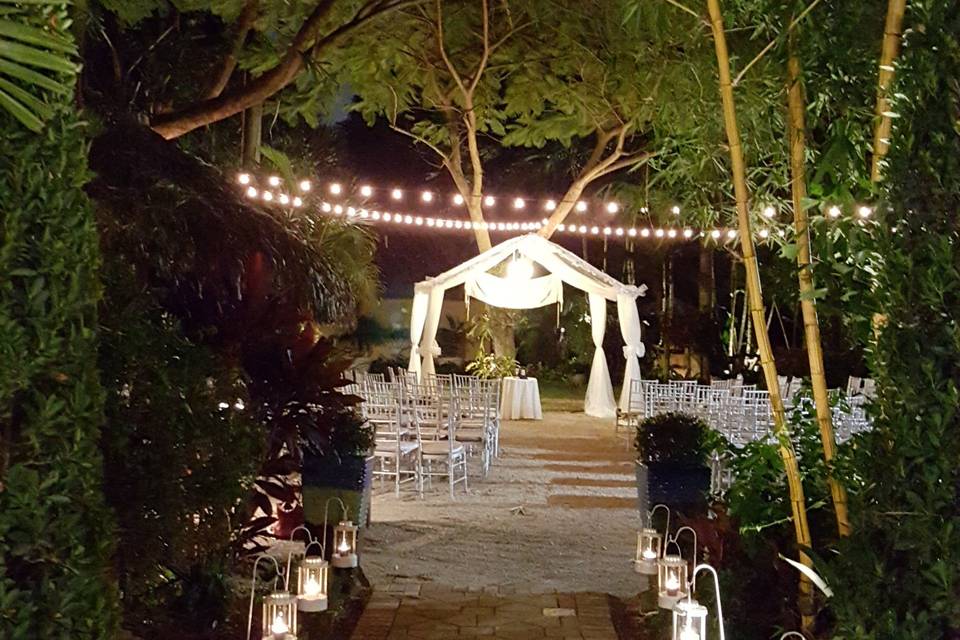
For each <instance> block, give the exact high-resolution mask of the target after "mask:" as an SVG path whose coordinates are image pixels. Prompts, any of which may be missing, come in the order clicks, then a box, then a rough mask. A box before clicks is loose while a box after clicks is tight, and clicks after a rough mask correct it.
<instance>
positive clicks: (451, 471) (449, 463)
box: [447, 458, 456, 500]
mask: <svg viewBox="0 0 960 640" xmlns="http://www.w3.org/2000/svg"><path fill="white" fill-rule="evenodd" d="M455 468H456V467H455V466H454V464H453V460H451V459H450V458H447V483H448V484H449V485H450V499H451V500H453V499H454V498H453V474H454V469H455Z"/></svg>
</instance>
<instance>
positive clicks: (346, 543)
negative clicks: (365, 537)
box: [323, 496, 359, 569]
mask: <svg viewBox="0 0 960 640" xmlns="http://www.w3.org/2000/svg"><path fill="white" fill-rule="evenodd" d="M333 501H336V502H338V503H340V513H341V515H342V516H343V518H342V519H341V520H340V522H339V523H338V524H337V526H335V527H334V528H333V547H332V549H331V552H330V564H332V565H333V566H334V567H336V568H338V569H353V568H354V567H356V566H357V564H359V559H358V557H357V531H358V530H359V527H358V526H357V525H355V524H353V521H352V520H350V511H349V509H347V505H345V504H344V503H343V500H341V499H340V498H339V497H337V496H331V497H330V498H328V499H327V501H326V503H325V504H324V505H323V548H324V549H326V548H327V522H328V516H329V515H330V503H331V502H333ZM341 549H343V550H341Z"/></svg>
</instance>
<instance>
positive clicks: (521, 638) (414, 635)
mask: <svg viewBox="0 0 960 640" xmlns="http://www.w3.org/2000/svg"><path fill="white" fill-rule="evenodd" d="M507 591H509V589H504V588H496V587H487V588H485V589H483V590H482V591H470V590H462V589H451V588H449V587H444V586H442V585H437V584H431V583H426V584H418V583H416V582H413V581H410V582H397V583H394V584H391V585H387V586H385V587H383V588H381V589H379V590H378V591H376V592H375V593H374V594H373V597H372V599H371V600H370V603H369V604H368V605H367V608H366V610H365V611H364V613H363V616H362V617H361V619H360V622H359V624H358V625H357V628H356V629H355V631H354V633H353V640H394V639H396V640H407V639H410V640H414V639H423V640H429V639H439V640H443V639H446V638H477V637H483V638H502V639H510V640H526V639H527V638H570V639H572V638H577V639H579V640H617V633H616V631H615V630H614V627H613V623H612V622H611V620H610V610H609V606H608V598H607V596H606V595H605V594H597V593H578V594H572V595H570V594H557V593H554V594H538V595H523V594H514V593H508V592H507Z"/></svg>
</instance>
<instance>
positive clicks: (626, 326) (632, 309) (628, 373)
mask: <svg viewBox="0 0 960 640" xmlns="http://www.w3.org/2000/svg"><path fill="white" fill-rule="evenodd" d="M617 318H618V319H619V320H620V334H621V335H622V336H623V344H624V346H623V357H624V358H626V361H627V365H626V367H625V369H624V372H623V388H622V389H621V390H620V409H621V410H622V411H626V410H627V408H628V406H629V404H630V381H631V380H639V379H640V360H639V358H642V357H643V354H644V353H645V352H646V348H645V347H644V346H643V342H642V340H641V337H640V314H639V313H638V312H637V299H636V296H633V297H631V296H628V295H618V296H617Z"/></svg>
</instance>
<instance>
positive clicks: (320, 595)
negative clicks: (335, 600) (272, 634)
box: [297, 542, 330, 612]
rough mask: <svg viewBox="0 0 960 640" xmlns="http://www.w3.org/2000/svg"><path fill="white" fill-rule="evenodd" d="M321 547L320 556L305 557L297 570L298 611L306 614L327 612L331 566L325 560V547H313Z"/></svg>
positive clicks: (308, 546)
mask: <svg viewBox="0 0 960 640" xmlns="http://www.w3.org/2000/svg"><path fill="white" fill-rule="evenodd" d="M314 544H315V545H317V546H318V547H320V555H319V556H306V555H305V556H304V558H303V560H302V561H301V562H300V568H299V569H298V570H297V609H299V610H300V611H304V612H315V611H326V610H327V602H328V599H327V580H328V577H329V574H330V564H329V563H328V562H327V561H326V560H324V558H323V556H324V553H323V547H322V546H320V544H319V543H318V542H311V543H310V544H309V545H307V549H309V548H310V546H311V545H314Z"/></svg>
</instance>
